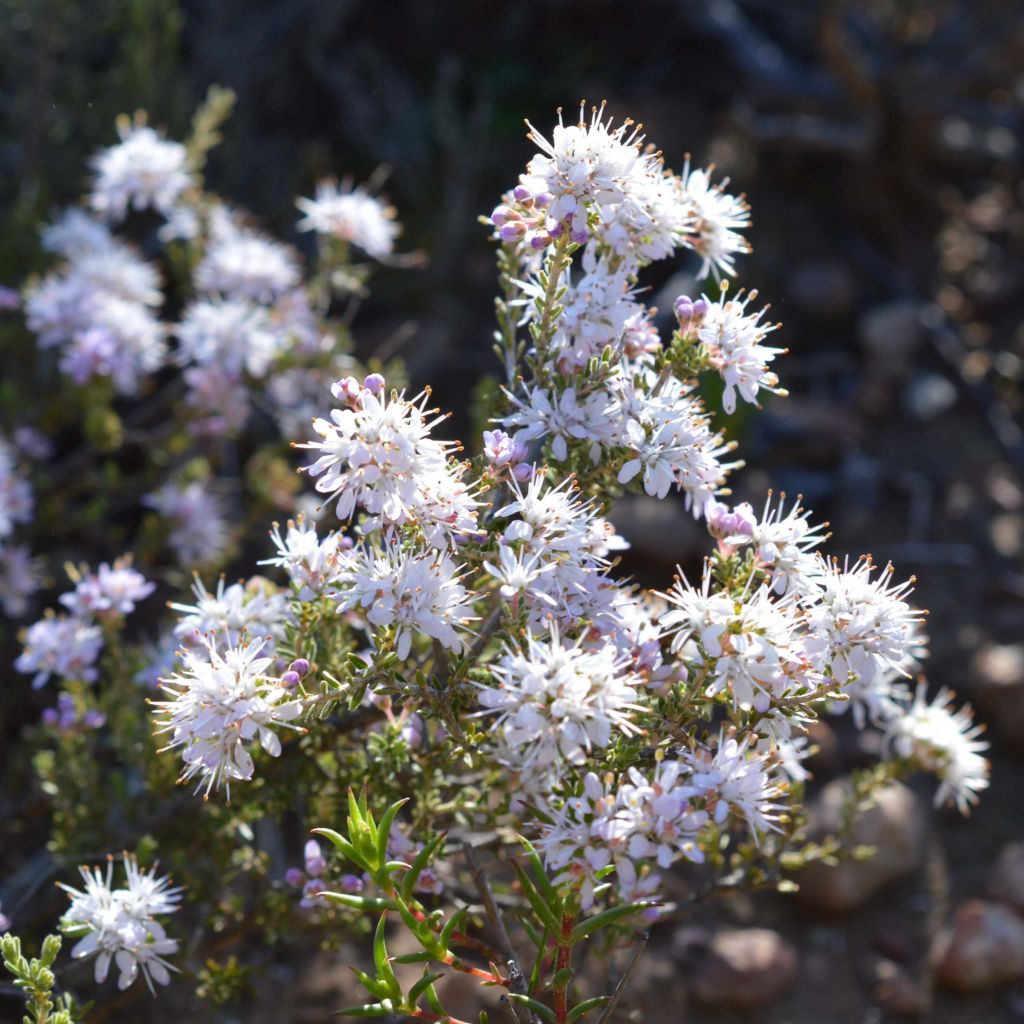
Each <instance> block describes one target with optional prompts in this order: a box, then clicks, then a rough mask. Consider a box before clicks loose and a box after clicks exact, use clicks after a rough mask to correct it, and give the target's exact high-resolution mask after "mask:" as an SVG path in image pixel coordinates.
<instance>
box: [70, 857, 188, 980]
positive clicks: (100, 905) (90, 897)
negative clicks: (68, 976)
mask: <svg viewBox="0 0 1024 1024" xmlns="http://www.w3.org/2000/svg"><path fill="white" fill-rule="evenodd" d="M122 863H123V865H124V873H125V882H124V885H123V887H121V888H119V889H115V888H114V887H113V880H114V879H113V871H114V862H113V859H112V858H111V859H110V860H108V862H107V870H106V873H105V874H104V873H103V872H101V871H100V869H99V868H84V867H83V868H79V872H80V874H81V876H82V882H83V885H82V888H81V889H74V888H72V887H71V886H70V885H65V884H64V883H63V882H59V883H58V884H59V885H60V887H61V888H62V889H64V890H65V892H67V894H68V895H69V896H70V897H71V906H70V907H68V909H67V912H66V913H65V914H64V918H63V922H62V927H63V929H64V931H65V932H66V933H67V934H69V935H71V936H74V937H78V942H76V943H75V945H74V947H73V948H72V950H71V956H72V957H73V958H74V959H76V960H84V959H87V958H89V957H93V956H94V957H95V958H96V967H95V972H94V973H95V978H96V981H97V983H99V982H103V981H105V980H106V978H107V975H108V973H109V972H110V967H111V964H113V965H114V966H115V967H116V968H117V972H118V978H117V987H118V988H119V989H122V990H123V989H126V988H128V987H129V986H130V985H132V984H133V983H134V981H135V979H136V978H138V976H139V974H140V973H141V974H142V977H143V978H144V979H145V982H146V985H147V986H148V987H149V990H150V991H151V992H152V991H153V982H156V983H157V984H158V985H167V984H169V983H170V980H171V974H170V972H171V971H177V969H178V968H176V967H175V966H174V965H173V964H171V963H169V962H168V961H167V959H166V958H167V957H168V956H170V955H171V954H173V953H177V951H178V941H177V939H170V938H168V937H167V933H166V932H165V931H164V927H163V925H162V924H161V923H160V922H159V921H158V920H157V918H158V917H160V916H162V915H164V914H170V913H173V912H174V911H176V910H177V909H178V902H179V900H180V899H181V889H179V888H175V887H173V886H172V885H171V884H170V879H169V878H168V877H167V876H164V877H162V878H158V877H157V875H156V868H155V867H154V868H151V869H150V870H149V871H147V870H146V869H145V868H140V867H139V865H138V861H137V860H136V859H135V858H134V857H132V856H130V855H129V854H127V853H126V854H124V855H123V857H122Z"/></svg>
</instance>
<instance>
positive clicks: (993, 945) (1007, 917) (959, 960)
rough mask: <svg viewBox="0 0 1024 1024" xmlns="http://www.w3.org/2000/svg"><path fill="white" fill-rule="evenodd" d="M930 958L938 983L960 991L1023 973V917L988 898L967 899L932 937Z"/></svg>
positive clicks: (993, 983) (999, 983) (1006, 980)
mask: <svg viewBox="0 0 1024 1024" xmlns="http://www.w3.org/2000/svg"><path fill="white" fill-rule="evenodd" d="M932 962H933V963H934V964H935V972H936V977H937V979H938V981H939V983H940V984H942V985H945V986H946V987H947V988H954V989H958V990H960V991H961V992H974V991H980V990H982V989H987V988H995V987H996V986H997V985H1004V984H1006V983H1007V982H1010V981H1013V980H1014V979H1016V978H1019V977H1021V976H1024V919H1022V918H1021V917H1020V915H1018V914H1017V912H1016V911H1015V910H1013V908H1012V907H1009V906H1007V905H1006V904H1004V903H996V902H995V901H992V900H969V901H968V902H967V903H964V904H963V905H962V906H961V907H960V908H959V909H958V910H957V912H956V913H955V914H954V915H953V920H952V921H951V922H950V924H949V925H948V926H947V927H946V928H944V929H943V930H942V931H941V932H940V933H939V935H938V936H937V937H936V940H935V945H934V947H933V949H932Z"/></svg>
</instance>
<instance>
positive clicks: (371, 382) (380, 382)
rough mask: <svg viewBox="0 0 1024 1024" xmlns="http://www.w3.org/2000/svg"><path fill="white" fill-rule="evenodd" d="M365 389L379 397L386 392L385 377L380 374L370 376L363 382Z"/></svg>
mask: <svg viewBox="0 0 1024 1024" xmlns="http://www.w3.org/2000/svg"><path fill="white" fill-rule="evenodd" d="M363 387H364V388H366V390H367V391H369V392H370V393H371V394H373V395H379V394H380V393H381V392H382V391H383V390H384V377H383V375H382V374H379V373H371V374H368V375H367V377H366V380H364V381H363Z"/></svg>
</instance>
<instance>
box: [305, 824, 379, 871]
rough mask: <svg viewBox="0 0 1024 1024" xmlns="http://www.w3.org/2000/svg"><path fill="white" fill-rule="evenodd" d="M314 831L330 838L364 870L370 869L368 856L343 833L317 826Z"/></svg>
mask: <svg viewBox="0 0 1024 1024" xmlns="http://www.w3.org/2000/svg"><path fill="white" fill-rule="evenodd" d="M313 832H314V833H315V834H316V835H320V836H323V837H324V838H325V839H329V840H330V841H331V842H332V843H333V844H334V845H335V846H336V847H337V848H338V849H339V850H341V852H342V853H343V854H344V855H345V856H346V857H348V859H349V860H350V861H352V863H353V864H355V865H356V866H357V867H360V868H362V869H363V870H364V871H369V870H370V864H369V863H368V862H367V860H366V858H365V857H364V856H363V855H362V854H361V853H360V852H359V851H358V850H357V849H356V848H355V847H354V846H353V845H352V844H351V843H350V842H349V841H348V840H347V839H346V838H345V837H344V836H343V835H340V834H339V833H337V832H335V831H334V830H333V829H330V828H315V829H313Z"/></svg>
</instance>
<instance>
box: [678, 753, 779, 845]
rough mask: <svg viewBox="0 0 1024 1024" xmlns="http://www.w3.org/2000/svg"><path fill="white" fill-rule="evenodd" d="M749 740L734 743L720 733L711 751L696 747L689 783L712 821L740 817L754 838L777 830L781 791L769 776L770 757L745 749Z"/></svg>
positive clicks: (775, 780)
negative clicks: (711, 817)
mask: <svg viewBox="0 0 1024 1024" xmlns="http://www.w3.org/2000/svg"><path fill="white" fill-rule="evenodd" d="M749 744H750V737H749V736H746V737H744V738H743V739H742V740H737V739H736V737H735V736H729V735H726V734H724V733H723V734H722V735H720V736H719V741H718V746H717V747H716V748H715V749H714V750H713V751H712V750H707V749H703V748H700V749H698V750H696V751H694V752H692V753H691V754H690V755H689V758H688V760H689V763H690V771H691V773H692V774H691V784H692V785H693V786H694V787H695V788H697V789H699V790H700V791H701V793H702V802H703V803H704V805H705V806H706V807H707V809H708V811H709V812H710V813H711V815H712V816H713V818H714V820H715V822H716V823H717V824H719V825H721V824H723V823H724V822H725V821H726V819H727V818H728V817H729V815H730V814H734V815H737V816H738V817H741V818H742V819H743V820H744V821H745V822H746V824H747V827H748V828H749V829H750V831H751V832H752V833H753V834H754V838H755V839H757V838H758V836H759V835H760V834H761V833H763V832H767V831H769V830H773V831H778V830H779V825H778V817H779V811H781V810H782V807H783V805H782V804H780V803H779V802H778V798H779V797H781V796H782V795H783V793H784V791H785V789H784V786H783V784H781V783H780V782H779V781H778V780H777V779H776V778H775V777H774V775H773V774H772V766H773V764H774V755H773V754H770V753H757V752H754V751H752V750H750V749H749Z"/></svg>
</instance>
